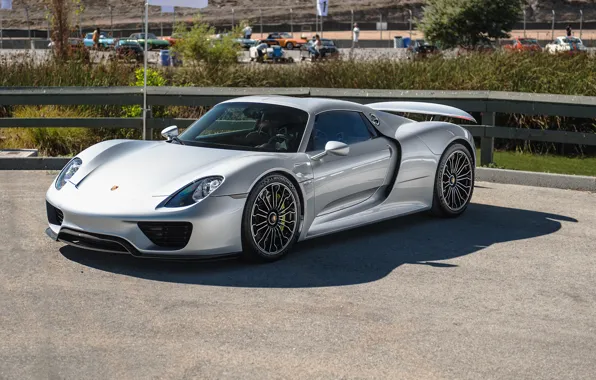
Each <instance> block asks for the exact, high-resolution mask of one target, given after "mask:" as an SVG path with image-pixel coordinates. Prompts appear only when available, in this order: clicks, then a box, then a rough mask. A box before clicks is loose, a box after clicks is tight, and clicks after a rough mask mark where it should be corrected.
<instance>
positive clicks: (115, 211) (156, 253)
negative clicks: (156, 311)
mask: <svg viewBox="0 0 596 380" xmlns="http://www.w3.org/2000/svg"><path fill="white" fill-rule="evenodd" d="M67 187H69V186H67ZM65 190H66V191H65ZM62 191H64V193H62ZM62 191H55V190H52V189H50V190H49V191H48V194H47V196H46V200H47V202H48V203H49V208H51V207H54V208H57V209H59V210H60V211H61V216H62V217H61V218H59V219H58V220H56V219H55V218H49V228H48V229H47V230H46V234H47V235H48V236H49V237H50V238H52V239H53V240H56V241H60V242H63V243H66V244H69V245H73V246H77V247H79V248H84V249H92V250H97V251H104V252H112V253H124V254H132V255H133V256H137V257H148V258H164V257H167V258H188V257H200V258H213V257H219V256H225V255H229V254H234V253H238V252H241V251H242V240H241V225H242V214H243V211H244V205H245V202H246V198H238V197H229V196H220V197H208V198H206V199H205V200H203V201H201V202H200V203H198V204H195V205H192V206H189V207H187V208H183V209H162V208H156V207H155V206H156V205H157V204H159V202H160V201H161V199H160V198H156V199H155V200H153V203H155V205H154V206H152V207H147V209H148V210H147V211H146V212H140V211H139V210H138V207H136V208H137V209H135V207H132V206H131V207H130V209H129V210H125V209H126V206H125V205H122V206H121V207H108V206H106V205H104V206H103V207H100V206H98V205H96V204H93V203H92V202H90V201H85V200H83V199H80V198H79V199H77V198H73V197H72V196H70V197H69V194H68V193H69V191H68V190H67V189H66V187H65V188H63V189H62ZM71 195H72V194H71ZM87 202H89V203H87ZM96 202H97V201H96ZM119 208H120V209H119ZM143 222H152V223H155V224H159V223H163V224H172V223H179V222H187V223H191V224H192V232H191V233H190V237H189V238H188V243H187V244H186V245H185V246H184V247H183V248H171V247H166V246H163V245H161V246H160V245H157V244H156V243H155V242H154V241H155V239H152V238H151V237H150V236H149V235H147V234H146V232H143V230H141V228H140V227H139V224H138V223H143ZM152 240H153V241H152Z"/></svg>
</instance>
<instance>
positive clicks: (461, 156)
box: [432, 144, 474, 218]
mask: <svg viewBox="0 0 596 380" xmlns="http://www.w3.org/2000/svg"><path fill="white" fill-rule="evenodd" d="M473 162H474V160H473V159H472V155H471V153H470V151H469V150H468V149H467V148H466V147H465V146H463V145H461V144H453V145H451V146H450V147H449V148H447V150H446V151H445V153H443V156H442V157H441V161H440V162H439V167H438V169H437V174H436V177H435V186H434V196H433V205H432V213H433V214H435V215H437V216H441V217H448V218H453V217H456V216H459V215H461V214H462V213H463V212H464V211H465V210H466V208H467V207H468V204H469V203H470V200H471V199H472V193H473V192H474V165H473Z"/></svg>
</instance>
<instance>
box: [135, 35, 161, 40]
mask: <svg viewBox="0 0 596 380" xmlns="http://www.w3.org/2000/svg"><path fill="white" fill-rule="evenodd" d="M137 38H141V39H142V38H145V33H139V34H137ZM156 38H157V37H155V34H153V33H147V39H150V40H154V39H156Z"/></svg>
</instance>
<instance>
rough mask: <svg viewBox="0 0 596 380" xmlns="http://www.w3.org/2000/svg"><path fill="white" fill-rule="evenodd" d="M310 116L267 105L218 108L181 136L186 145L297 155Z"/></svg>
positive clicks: (296, 110)
mask: <svg viewBox="0 0 596 380" xmlns="http://www.w3.org/2000/svg"><path fill="white" fill-rule="evenodd" d="M307 122H308V113H306V112H304V111H301V110H299V109H297V108H292V107H286V106H279V105H274V104H264V103H245V102H238V103H236V102H234V103H223V104H219V105H217V106H215V107H214V108H213V109H211V110H210V111H209V112H207V113H206V114H205V115H204V116H203V117H201V118H200V119H199V120H197V121H196V122H195V123H194V124H192V125H191V126H190V127H189V128H188V129H186V130H185V131H184V132H183V133H182V134H181V135H180V136H179V138H180V140H182V141H183V142H184V143H185V144H187V145H195V146H202V147H210V148H221V149H235V150H250V151H260V152H288V153H295V152H297V151H298V148H299V146H300V142H301V141H302V135H303V134H304V131H305V129H306V123H307Z"/></svg>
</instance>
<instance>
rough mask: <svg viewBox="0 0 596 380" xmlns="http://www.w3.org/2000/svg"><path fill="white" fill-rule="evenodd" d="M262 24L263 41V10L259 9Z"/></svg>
mask: <svg viewBox="0 0 596 380" xmlns="http://www.w3.org/2000/svg"><path fill="white" fill-rule="evenodd" d="M259 15H260V20H261V21H260V23H261V39H263V10H262V9H261V8H259Z"/></svg>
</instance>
